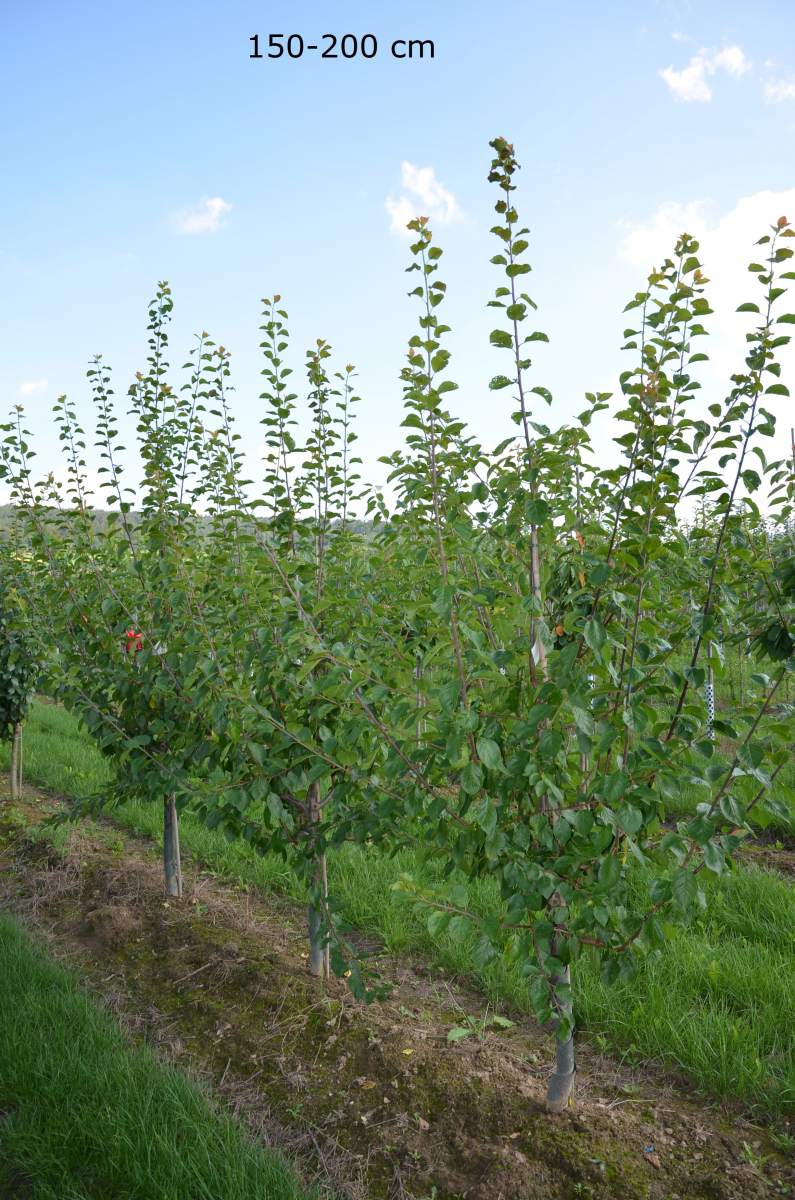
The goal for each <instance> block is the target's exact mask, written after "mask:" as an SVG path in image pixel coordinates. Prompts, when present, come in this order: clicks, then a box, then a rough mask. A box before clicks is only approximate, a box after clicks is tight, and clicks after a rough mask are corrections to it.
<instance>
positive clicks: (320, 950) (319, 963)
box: [307, 783, 330, 979]
mask: <svg viewBox="0 0 795 1200" xmlns="http://www.w3.org/2000/svg"><path fill="white" fill-rule="evenodd" d="M307 807H308V810H309V824H310V826H313V825H317V823H318V822H319V820H320V785H319V784H318V783H312V784H310V785H309V792H308V794H307ZM312 832H314V831H312ZM314 883H315V887H316V888H317V889H318V891H319V892H320V894H321V896H322V897H323V898H324V899H325V898H326V896H327V895H328V875H327V870H326V856H325V854H321V855H320V856H319V857H318V858H317V859H316V861H315V872H314ZM308 924H309V970H310V971H311V973H312V974H313V975H316V976H317V977H318V978H319V979H327V978H328V976H329V957H330V956H329V949H328V946H325V945H324V944H323V935H322V926H323V917H322V913H321V910H320V909H319V908H316V907H315V906H314V905H313V904H310V905H309V911H308Z"/></svg>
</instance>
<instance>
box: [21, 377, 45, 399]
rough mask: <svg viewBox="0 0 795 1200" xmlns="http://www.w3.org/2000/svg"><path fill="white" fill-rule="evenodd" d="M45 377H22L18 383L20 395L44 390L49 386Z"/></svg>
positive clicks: (29, 394)
mask: <svg viewBox="0 0 795 1200" xmlns="http://www.w3.org/2000/svg"><path fill="white" fill-rule="evenodd" d="M49 386H50V385H49V381H48V380H47V379H23V380H22V382H21V383H20V385H19V394H20V396H35V395H36V394H37V393H38V392H46V391H47V388H48V387H49Z"/></svg>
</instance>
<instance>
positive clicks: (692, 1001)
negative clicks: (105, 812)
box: [0, 704, 795, 1114]
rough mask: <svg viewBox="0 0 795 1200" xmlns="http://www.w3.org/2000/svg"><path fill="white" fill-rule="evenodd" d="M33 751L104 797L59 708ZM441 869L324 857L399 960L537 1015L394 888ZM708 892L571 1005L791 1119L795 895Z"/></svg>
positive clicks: (427, 863) (353, 906)
mask: <svg viewBox="0 0 795 1200" xmlns="http://www.w3.org/2000/svg"><path fill="white" fill-rule="evenodd" d="M26 755H27V770H28V772H29V776H30V777H31V778H33V779H35V780H36V781H37V782H40V783H42V784H43V785H45V786H48V787H52V788H53V789H55V790H58V791H61V792H63V793H65V794H67V795H79V794H81V793H84V792H86V791H90V790H96V789H99V788H100V787H101V786H103V783H107V781H108V779H109V778H110V773H109V767H108V764H107V763H106V761H105V760H104V759H102V757H101V756H100V755H99V753H98V752H97V750H96V749H95V747H94V746H93V744H92V743H91V741H90V739H89V738H88V735H86V734H85V733H83V732H81V731H80V729H79V727H78V725H77V722H76V720H75V719H74V718H73V717H72V716H71V715H70V714H69V713H66V712H64V711H63V710H62V709H58V708H55V707H53V706H49V705H43V704H37V705H35V706H34V711H33V714H32V717H31V721H30V722H29V726H28V729H27V730H26ZM0 761H1V760H0ZM61 763H62V764H63V766H61V765H60V764H61ZM113 819H114V821H116V822H118V823H119V824H121V825H123V826H124V827H126V828H128V829H131V830H132V831H134V832H136V833H139V834H145V835H148V836H150V837H152V838H154V839H155V840H156V841H159V840H160V839H161V837H162V824H161V823H162V814H161V813H160V812H159V811H155V809H154V808H152V807H151V806H146V805H141V804H135V803H130V804H126V805H123V806H121V807H119V808H117V809H115V810H114V812H113ZM181 840H182V844H183V847H184V848H185V850H187V851H189V852H190V853H191V854H192V855H194V856H195V858H197V859H198V860H199V861H201V862H202V863H203V864H205V865H206V866H208V867H209V868H210V869H211V870H215V871H217V872H218V873H219V874H222V875H224V876H225V877H227V878H230V879H232V880H235V881H237V882H239V883H241V884H243V885H244V886H247V885H254V886H256V887H258V888H261V889H262V890H264V891H273V892H278V893H280V894H282V895H285V896H288V897H291V898H293V899H295V900H299V901H303V900H304V898H305V897H304V893H303V887H302V884H301V882H300V880H299V879H297V878H296V876H295V875H294V874H293V872H292V871H290V869H289V867H287V866H286V865H285V863H284V862H283V861H282V860H281V859H279V858H277V857H275V856H264V857H263V856H260V855H257V854H256V853H254V852H253V851H252V850H251V849H250V847H248V846H247V844H246V843H244V842H242V841H235V842H231V843H230V842H228V841H227V840H226V838H225V837H223V836H222V835H221V834H219V833H217V832H213V831H211V830H208V829H206V828H205V827H204V826H203V825H202V824H200V822H199V821H197V820H196V819H195V818H194V817H192V816H191V814H190V813H189V812H186V813H184V814H183V816H182V818H181ZM434 871H435V867H434V862H433V860H432V859H423V857H422V856H421V855H420V854H419V853H413V852H408V851H404V852H402V853H400V854H398V855H396V856H395V857H393V858H385V857H383V856H382V855H380V854H377V853H373V852H368V851H367V850H366V849H362V848H359V847H355V846H346V847H343V848H342V849H341V850H340V851H337V852H335V854H334V855H331V856H330V858H329V872H330V885H331V888H332V891H333V893H334V895H335V896H336V897H337V898H338V900H339V901H340V904H341V907H342V911H343V912H344V914H345V917H346V919H347V920H348V921H349V922H350V923H351V925H353V926H355V927H356V928H358V929H360V930H361V931H362V932H364V933H370V934H373V935H375V936H377V937H379V938H381V939H382V940H383V942H384V944H385V946H386V947H387V949H388V950H389V951H390V952H392V953H406V952H420V953H422V954H423V955H425V956H427V958H428V959H429V960H430V961H432V962H434V963H436V964H437V965H439V966H443V967H444V968H445V969H448V970H452V971H454V972H456V973H459V974H462V975H468V976H470V977H473V978H474V979H475V980H476V981H477V983H478V984H479V986H480V987H481V988H482V989H483V990H484V992H485V993H486V995H487V996H488V997H489V999H491V1000H493V1001H495V1002H503V1003H505V1002H507V1003H510V1004H513V1005H515V1006H516V1007H517V1008H519V1009H520V1010H521V1011H529V1009H530V1005H529V1001H528V996H527V988H526V984H525V980H524V978H523V976H522V974H521V972H520V970H519V969H518V967H516V966H511V965H508V964H505V963H503V962H499V963H497V964H496V965H490V966H489V967H488V968H486V969H485V970H482V971H473V970H472V967H471V958H470V950H471V941H469V940H467V939H466V938H465V939H463V940H458V941H456V940H453V939H452V938H451V937H449V936H443V937H442V938H440V939H433V938H431V936H430V934H429V933H428V930H427V926H426V924H425V922H424V920H422V918H421V916H419V915H418V914H417V913H416V912H415V911H414V909H413V907H412V905H411V903H410V902H409V901H407V900H406V899H405V898H403V897H401V896H400V895H399V894H396V893H395V892H394V891H392V885H393V883H394V882H395V880H396V879H397V878H398V877H399V876H400V874H402V873H404V872H405V873H408V874H412V875H414V876H416V877H418V878H420V879H421V880H425V881H431V880H432V879H433V877H434ZM471 891H472V898H473V902H474V905H475V907H476V908H477V909H478V910H479V911H480V912H482V913H483V914H487V913H493V912H495V911H497V910H498V909H499V906H500V898H499V895H498V893H497V890H496V888H495V887H494V885H493V883H492V882H491V881H490V880H488V879H486V880H481V881H478V882H476V884H475V885H474V887H473V888H472V889H471ZM709 895H710V900H709V905H708V908H707V911H706V912H705V913H704V914H703V916H702V917H701V919H700V920H699V921H698V923H697V924H696V925H694V926H693V927H692V928H691V929H685V930H681V931H679V932H677V933H675V934H674V935H673V937H672V938H671V940H670V941H669V942H668V943H667V945H666V947H665V949H664V950H663V952H662V953H661V955H660V956H659V958H657V959H655V960H654V961H650V962H648V963H645V964H643V966H642V968H641V970H640V971H639V973H638V974H637V975H636V977H635V978H634V979H632V980H630V981H628V982H626V983H622V984H619V985H616V986H613V987H610V988H605V987H604V986H603V985H602V983H601V981H600V979H599V975H598V972H597V970H596V969H595V967H594V966H593V964H592V963H590V962H589V961H588V960H587V959H585V960H583V961H582V962H581V963H580V965H579V967H578V970H577V972H576V973H575V1000H576V1005H577V1012H578V1019H579V1021H580V1024H581V1027H583V1028H585V1029H586V1030H587V1031H588V1032H590V1034H591V1035H592V1036H595V1037H597V1038H598V1039H604V1044H605V1046H607V1045H608V1044H609V1045H611V1046H612V1047H613V1048H615V1049H618V1050H620V1051H621V1052H622V1053H627V1054H629V1055H630V1056H631V1057H632V1058H634V1059H638V1060H642V1059H646V1058H654V1059H659V1060H662V1061H663V1062H665V1063H667V1064H669V1065H674V1066H676V1067H678V1068H680V1069H681V1070H682V1071H684V1072H685V1073H686V1074H687V1075H688V1076H689V1077H690V1079H691V1080H692V1081H693V1082H694V1083H695V1084H696V1085H697V1086H698V1087H701V1088H703V1089H704V1090H706V1091H709V1092H712V1093H714V1094H717V1095H732V1096H737V1097H740V1098H741V1099H743V1100H744V1101H746V1102H747V1103H749V1104H750V1105H753V1106H758V1107H759V1108H760V1110H765V1111H767V1112H768V1113H773V1114H776V1113H784V1112H792V1111H795V933H794V932H793V931H795V892H794V891H793V889H792V887H791V886H790V885H789V883H788V882H787V881H786V880H784V879H783V878H780V877H779V876H777V875H775V874H773V873H770V872H766V871H760V870H756V869H739V870H737V871H735V872H732V873H731V874H727V875H726V876H724V877H723V878H722V879H720V880H717V879H714V880H713V881H712V882H711V883H710V885H709Z"/></svg>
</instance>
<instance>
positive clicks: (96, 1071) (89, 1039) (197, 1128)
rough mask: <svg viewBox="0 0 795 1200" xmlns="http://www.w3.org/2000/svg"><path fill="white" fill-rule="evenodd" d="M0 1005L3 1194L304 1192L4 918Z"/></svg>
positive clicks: (194, 1196) (0, 925)
mask: <svg viewBox="0 0 795 1200" xmlns="http://www.w3.org/2000/svg"><path fill="white" fill-rule="evenodd" d="M0 1011H2V1013H3V1019H2V1021H0V1196H9V1197H10V1196H14V1197H18V1198H19V1200H108V1198H109V1197H112V1196H119V1197H121V1196H124V1197H125V1200H255V1198H259V1197H267V1198H268V1200H299V1198H300V1197H302V1196H304V1197H305V1196H306V1193H304V1192H302V1191H301V1189H300V1188H299V1186H298V1184H297V1182H296V1179H295V1177H294V1175H293V1174H292V1172H291V1171H290V1169H289V1167H288V1166H287V1165H286V1164H285V1163H284V1162H282V1161H281V1159H279V1158H278V1157H277V1156H275V1155H274V1154H273V1153H271V1152H269V1151H267V1150H265V1149H263V1148H262V1147H261V1146H258V1145H256V1144H255V1143H254V1142H253V1140H251V1139H250V1138H248V1137H247V1135H246V1134H245V1133H244V1131H243V1130H242V1129H241V1128H240V1126H238V1125H236V1124H235V1122H234V1121H233V1120H231V1118H228V1117H225V1116H223V1115H221V1114H220V1113H219V1112H217V1111H216V1110H215V1109H214V1108H213V1107H212V1106H211V1104H210V1102H209V1100H208V1099H207V1097H206V1096H205V1095H204V1093H203V1092H202V1090H201V1089H200V1088H199V1087H198V1086H197V1085H196V1084H194V1083H193V1082H192V1081H191V1080H189V1079H188V1078H187V1076H185V1075H183V1074H181V1073H180V1072H179V1071H176V1070H174V1069H172V1068H170V1067H166V1066H163V1065H161V1064H160V1063H159V1062H158V1060H157V1059H156V1057H155V1056H154V1054H153V1053H152V1052H151V1051H150V1050H149V1049H148V1048H146V1047H131V1046H129V1045H128V1044H126V1042H125V1039H124V1036H123V1034H122V1032H121V1030H120V1029H119V1027H118V1026H117V1025H116V1023H115V1021H113V1020H112V1018H111V1017H110V1015H109V1014H108V1013H107V1012H105V1011H104V1010H103V1009H101V1008H100V1007H99V1006H98V1004H97V1003H96V1002H95V1001H94V1000H93V999H92V998H91V997H90V996H89V995H88V993H87V992H86V991H84V990H83V988H82V987H81V986H80V985H79V984H78V982H77V981H76V979H75V977H74V975H73V974H72V973H71V972H69V971H66V970H64V969H63V968H62V967H60V966H57V965H56V964H54V963H53V962H51V961H49V960H48V959H47V958H46V957H45V955H44V954H43V953H42V952H41V950H40V949H39V948H38V947H37V946H36V945H35V944H34V943H33V942H31V940H30V939H29V937H28V936H27V935H26V934H25V933H24V932H23V931H22V929H21V928H20V927H19V926H18V925H17V924H16V923H15V922H13V921H12V920H11V919H10V918H8V917H6V916H0Z"/></svg>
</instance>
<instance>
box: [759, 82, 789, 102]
mask: <svg viewBox="0 0 795 1200" xmlns="http://www.w3.org/2000/svg"><path fill="white" fill-rule="evenodd" d="M765 100H767V102H768V104H781V103H782V101H784V100H795V79H793V80H788V79H767V80H765Z"/></svg>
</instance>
